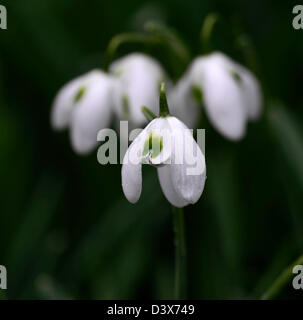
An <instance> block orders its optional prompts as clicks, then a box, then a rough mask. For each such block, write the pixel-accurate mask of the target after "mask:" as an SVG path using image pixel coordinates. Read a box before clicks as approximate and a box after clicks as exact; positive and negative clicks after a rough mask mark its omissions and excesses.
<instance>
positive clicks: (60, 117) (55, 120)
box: [51, 76, 83, 130]
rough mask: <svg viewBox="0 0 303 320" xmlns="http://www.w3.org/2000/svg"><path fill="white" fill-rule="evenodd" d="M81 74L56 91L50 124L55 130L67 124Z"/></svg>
mask: <svg viewBox="0 0 303 320" xmlns="http://www.w3.org/2000/svg"><path fill="white" fill-rule="evenodd" d="M82 81H83V76H81V77H78V78H76V79H74V80H72V81H70V82H68V83H67V84H66V85H64V86H63V88H61V89H60V91H59V92H58V93H57V95H56V97H55V99H54V102H53V105H52V111H51V125H52V127H53V128H54V129H55V130H62V129H65V128H66V127H68V126H69V124H70V120H71V114H72V112H73V108H74V99H75V96H76V94H77V92H78V90H79V89H80V88H81V83H82Z"/></svg>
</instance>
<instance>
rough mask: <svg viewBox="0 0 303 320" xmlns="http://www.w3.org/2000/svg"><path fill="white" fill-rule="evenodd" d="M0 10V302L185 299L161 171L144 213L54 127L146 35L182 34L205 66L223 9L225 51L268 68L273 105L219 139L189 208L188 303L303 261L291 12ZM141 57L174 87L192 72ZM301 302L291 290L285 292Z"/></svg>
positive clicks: (254, 283)
mask: <svg viewBox="0 0 303 320" xmlns="http://www.w3.org/2000/svg"><path fill="white" fill-rule="evenodd" d="M1 4H3V5H6V7H7V10H8V30H7V31H4V30H0V104H1V107H0V128H1V135H0V146H1V152H0V176H1V202H0V215H1V219H0V221H1V222H0V226H1V228H0V264H3V265H5V266H6V267H7V270H8V290H7V291H6V292H5V293H4V292H3V291H2V292H1V298H9V299H11V298H17V299H21V298H28V299H31V298H41V299H55V298H57V299H61V298H63V299H64V298H65V299H70V298H73V299H78V298H85V299H89V298H102V299H109V298H116V299H122V298H160V299H162V298H172V297H173V272H174V256H173V254H174V248H173V241H172V237H173V233H172V221H171V220H172V219H171V213H170V207H169V205H168V204H167V202H166V201H165V199H164V197H163V195H162V193H161V191H160V188H159V184H158V181H157V177H156V172H155V170H153V168H144V179H143V195H142V197H141V199H140V201H139V203H138V204H137V205H131V204H129V203H128V202H127V200H126V199H125V198H124V196H123V194H122V189H121V186H120V170H121V167H120V165H119V166H106V167H104V166H101V165H99V164H98V163H97V159H96V154H95V153H93V154H92V155H91V156H88V157H78V156H76V155H75V154H74V153H73V152H72V150H71V148H70V145H69V139H68V135H67V133H62V134H57V133H54V132H53V131H52V130H51V128H50V125H49V113H50V106H51V102H52V99H53V97H54V95H55V93H56V91H57V90H58V89H59V88H60V86H62V85H63V84H64V83H65V82H66V81H68V80H70V79H72V78H73V77H75V76H77V75H79V74H81V73H83V72H85V71H88V70H90V69H92V68H95V67H104V65H105V62H106V61H105V58H106V57H105V52H106V47H107V45H108V43H109V41H110V40H111V38H112V37H113V36H115V35H116V34H118V33H122V32H139V31H142V30H144V24H145V22H146V21H148V20H153V21H159V22H161V23H162V24H163V25H164V24H166V25H168V26H170V27H172V28H173V29H174V30H176V32H177V34H179V35H180V36H181V38H182V39H184V43H185V44H186V46H187V47H188V48H189V51H188V52H189V54H190V55H191V58H192V57H194V56H195V55H198V54H199V53H200V52H201V43H200V41H199V38H200V29H201V25H202V22H203V19H204V18H205V17H206V15H207V14H208V13H210V12H217V13H218V14H219V16H220V17H221V19H220V22H219V23H218V24H217V25H216V27H215V29H214V34H213V38H212V42H211V45H212V47H213V48H215V49H218V50H222V51H224V52H225V53H227V54H229V55H231V56H232V57H234V58H235V59H236V60H238V61H240V62H241V63H243V64H248V65H250V66H252V65H254V64H255V65H257V68H256V70H255V71H256V72H257V73H258V76H259V78H260V80H261V81H262V86H263V89H264V93H265V106H264V107H265V110H264V113H263V116H262V118H261V119H260V121H258V122H257V123H254V124H250V125H249V128H248V132H247V136H246V138H245V139H244V140H243V141H241V142H239V143H231V142H228V141H226V140H225V139H224V138H222V137H221V136H219V135H218V134H217V133H216V132H214V130H212V129H211V128H208V127H207V136H206V159H207V166H208V179H207V183H206V187H205V190H204V194H203V195H202V198H201V199H200V201H199V203H198V204H196V205H194V206H190V207H187V208H185V213H186V216H185V218H186V230H187V236H188V252H189V274H188V278H189V297H190V298H198V299H200V298H201V299H203V298H206V299H223V298H226V299H231V298H259V297H260V296H261V295H262V294H263V293H264V292H265V290H266V289H267V288H268V287H269V286H270V285H271V284H272V283H273V281H274V280H275V279H276V277H277V276H278V275H279V273H280V272H281V271H282V270H283V269H284V268H285V267H287V266H288V265H290V264H291V262H293V261H294V260H295V258H296V257H298V256H299V255H300V254H302V249H303V199H302V191H303V132H302V130H303V127H302V115H303V114H302V90H301V85H302V80H303V63H302V46H303V41H302V37H303V31H295V30H294V29H293V28H292V18H293V15H292V8H293V5H294V4H293V3H292V2H291V1H282V0H280V1H273V0H266V1H248V0H245V1H243V0H241V1H240V0H232V1H223V0H222V1H219V0H217V1H210V0H205V1H199V0H190V1H186V2H184V1H180V0H174V1H172V0H167V1H165V2H163V1H139V0H130V1H121V0H112V1H98V0H95V1H89V2H88V1H81V0H65V1H62V0H60V1H59V0H43V1H41V0H26V1H24V0H13V1H12V0H9V1H4V0H2V1H1ZM243 37H244V38H243ZM243 39H245V40H246V41H244V42H243ZM173 44H175V42H174V43H173ZM248 47H249V48H250V49H247V48H248ZM202 49H203V48H202ZM133 50H140V51H145V52H147V51H149V50H151V52H150V53H152V54H153V55H154V56H156V57H157V58H158V59H159V60H160V61H161V62H162V64H163V66H164V67H166V69H167V71H168V72H169V73H170V75H171V76H172V77H173V78H176V77H177V76H178V75H180V74H181V73H182V72H183V70H181V69H175V68H174V67H173V66H172V64H171V54H168V49H167V48H163V47H161V46H160V47H157V46H153V47H152V48H149V47H144V46H140V45H138V44H136V43H134V44H132V45H130V46H126V47H123V48H122V47H121V50H120V51H119V53H118V54H119V55H122V54H123V53H125V52H130V51H133ZM247 53H249V54H250V58H252V59H253V60H251V59H250V58H249V57H248V56H247ZM252 61H253V63H252ZM185 67H186V65H184V66H182V68H183V69H185ZM176 68H177V67H176ZM178 68H181V66H180V64H179V63H178ZM176 70H177V71H176ZM174 71H176V73H175V74H174ZM202 123H203V124H202V125H203V126H204V127H205V119H203V122H202ZM301 297H302V293H298V292H295V290H293V289H292V288H291V286H290V285H287V286H286V287H285V288H284V289H283V291H282V292H281V294H280V295H279V298H301Z"/></svg>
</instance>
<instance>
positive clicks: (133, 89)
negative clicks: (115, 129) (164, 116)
mask: <svg viewBox="0 0 303 320" xmlns="http://www.w3.org/2000/svg"><path fill="white" fill-rule="evenodd" d="M109 71H110V73H112V74H113V75H114V76H115V77H116V78H117V79H118V80H119V81H117V82H116V87H115V94H114V104H115V110H116V113H117V115H118V118H119V119H120V120H129V122H130V126H131V127H139V126H141V125H142V124H144V123H146V119H145V117H144V115H143V114H142V112H141V107H142V106H143V105H144V106H147V107H148V108H149V109H150V110H151V111H153V112H154V113H158V107H159V106H158V94H159V88H160V83H161V82H162V81H163V80H164V79H166V74H165V71H164V70H163V69H162V67H161V66H160V64H159V63H158V62H157V61H156V60H155V59H153V58H151V57H149V56H147V55H145V54H141V53H132V54H129V55H127V56H125V57H122V58H120V59H118V60H116V61H114V62H113V63H112V64H111V65H110V67H109Z"/></svg>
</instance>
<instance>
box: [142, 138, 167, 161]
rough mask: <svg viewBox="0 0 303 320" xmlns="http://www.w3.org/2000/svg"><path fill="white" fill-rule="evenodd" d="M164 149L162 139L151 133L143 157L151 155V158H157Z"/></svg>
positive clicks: (146, 141)
mask: <svg viewBox="0 0 303 320" xmlns="http://www.w3.org/2000/svg"><path fill="white" fill-rule="evenodd" d="M162 149H163V140H162V137H160V136H158V135H156V134H155V133H154V132H151V133H150V135H149V137H148V138H147V139H146V140H145V142H144V148H143V153H142V155H143V156H144V157H145V156H147V155H148V154H149V156H150V157H151V158H156V157H157V156H158V155H159V154H160V153H161V151H162Z"/></svg>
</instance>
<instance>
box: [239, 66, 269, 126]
mask: <svg viewBox="0 0 303 320" xmlns="http://www.w3.org/2000/svg"><path fill="white" fill-rule="evenodd" d="M234 67H235V70H236V72H238V73H239V75H240V77H241V79H242V83H241V84H240V85H241V86H242V91H243V95H244V100H245V107H246V112H247V116H248V119H249V120H252V121H253V120H256V119H258V118H259V117H260V114H261V112H262V100H263V97H262V90H261V87H260V84H259V81H258V80H257V78H256V77H255V76H254V74H253V73H251V72H250V71H249V70H248V69H246V68H245V67H243V66H241V65H239V64H237V63H235V62H234Z"/></svg>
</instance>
